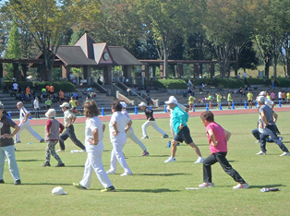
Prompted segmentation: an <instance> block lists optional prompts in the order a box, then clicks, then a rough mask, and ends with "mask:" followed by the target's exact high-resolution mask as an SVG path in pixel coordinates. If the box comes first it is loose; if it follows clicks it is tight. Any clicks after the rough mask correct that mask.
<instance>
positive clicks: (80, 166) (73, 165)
mask: <svg viewBox="0 0 290 216" xmlns="http://www.w3.org/2000/svg"><path fill="white" fill-rule="evenodd" d="M65 166H66V167H85V166H84V165H65Z"/></svg>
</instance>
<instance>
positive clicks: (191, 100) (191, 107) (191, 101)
mask: <svg viewBox="0 0 290 216" xmlns="http://www.w3.org/2000/svg"><path fill="white" fill-rule="evenodd" d="M194 100H195V97H193V96H192V94H190V96H189V98H188V105H189V112H193V111H194V109H193V106H194Z"/></svg>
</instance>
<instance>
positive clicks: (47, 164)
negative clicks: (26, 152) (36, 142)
mask: <svg viewBox="0 0 290 216" xmlns="http://www.w3.org/2000/svg"><path fill="white" fill-rule="evenodd" d="M42 166H43V167H47V166H50V163H49V162H48V161H46V162H45V163H44V164H43V165H42Z"/></svg>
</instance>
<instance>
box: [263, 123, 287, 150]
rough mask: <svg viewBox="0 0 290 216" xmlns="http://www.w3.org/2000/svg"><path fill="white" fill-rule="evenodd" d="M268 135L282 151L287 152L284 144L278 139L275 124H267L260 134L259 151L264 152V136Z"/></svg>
mask: <svg viewBox="0 0 290 216" xmlns="http://www.w3.org/2000/svg"><path fill="white" fill-rule="evenodd" d="M268 136H270V137H271V138H272V140H273V141H274V142H275V143H276V144H277V145H278V146H279V147H280V149H281V150H282V151H283V152H288V149H287V148H286V146H285V145H284V144H283V143H282V141H281V140H279V138H278V136H277V134H276V125H267V126H266V127H265V128H264V132H263V133H262V134H261V135H260V144H261V151H262V152H266V151H267V150H266V138H267V137H268Z"/></svg>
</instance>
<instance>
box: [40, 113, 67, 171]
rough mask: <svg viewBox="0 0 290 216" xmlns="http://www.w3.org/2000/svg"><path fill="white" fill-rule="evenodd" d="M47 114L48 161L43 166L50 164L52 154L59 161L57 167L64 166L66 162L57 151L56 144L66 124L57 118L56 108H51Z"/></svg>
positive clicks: (46, 155)
mask: <svg viewBox="0 0 290 216" xmlns="http://www.w3.org/2000/svg"><path fill="white" fill-rule="evenodd" d="M45 116H46V117H47V118H48V120H47V122H46V126H45V140H46V142H47V147H46V153H45V159H46V161H45V163H44V164H43V165H42V166H43V167H46V166H50V155H52V156H53V157H54V158H55V159H56V160H57V161H58V164H57V165H56V166H55V167H64V163H63V162H62V161H61V159H60V157H59V156H58V155H57V154H56V152H55V145H56V144H57V142H58V140H59V134H60V133H62V131H63V129H64V126H63V125H62V124H61V123H59V122H58V121H57V120H56V119H55V116H56V111H55V109H49V110H48V111H47V112H46V113H45Z"/></svg>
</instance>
